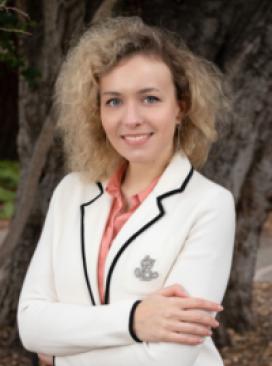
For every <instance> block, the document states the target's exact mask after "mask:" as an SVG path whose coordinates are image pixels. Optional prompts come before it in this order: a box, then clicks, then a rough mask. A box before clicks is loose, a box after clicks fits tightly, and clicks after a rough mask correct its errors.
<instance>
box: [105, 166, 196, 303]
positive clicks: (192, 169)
mask: <svg viewBox="0 0 272 366" xmlns="http://www.w3.org/2000/svg"><path fill="white" fill-rule="evenodd" d="M193 172H194V168H193V166H192V165H191V169H190V172H189V173H188V175H187V177H186V178H185V180H184V182H183V183H182V185H181V187H180V188H178V189H174V190H173V191H169V192H166V193H164V194H162V195H160V196H158V197H157V205H158V207H159V210H160V213H159V214H158V216H156V217H155V218H154V219H152V220H151V221H149V222H148V223H147V224H146V225H144V226H143V227H141V229H140V230H138V231H137V232H136V233H134V234H133V235H132V236H131V237H130V238H129V239H128V240H127V241H126V242H125V243H124V244H123V246H122V247H121V248H120V249H119V252H118V253H117V254H116V256H115V257H114V259H113V261H112V263H111V266H110V269H109V272H108V276H107V282H106V289H105V304H108V303H109V292H110V281H111V276H112V273H113V270H114V267H115V265H116V263H117V261H118V259H119V258H120V256H121V254H122V253H123V251H124V250H125V249H126V248H127V247H128V246H129V244H130V243H131V242H132V241H133V240H134V239H136V238H137V236H138V235H140V234H142V233H143V232H144V231H145V230H146V229H148V228H149V227H150V226H151V225H153V224H154V223H155V222H156V221H158V220H159V219H160V218H161V217H162V216H163V215H164V214H165V211H164V208H163V205H162V203H161V201H162V200H163V199H164V198H166V197H169V196H172V195H173V194H177V193H182V192H183V191H184V190H185V188H186V186H187V184H188V183H189V181H190V179H191V177H192V175H193Z"/></svg>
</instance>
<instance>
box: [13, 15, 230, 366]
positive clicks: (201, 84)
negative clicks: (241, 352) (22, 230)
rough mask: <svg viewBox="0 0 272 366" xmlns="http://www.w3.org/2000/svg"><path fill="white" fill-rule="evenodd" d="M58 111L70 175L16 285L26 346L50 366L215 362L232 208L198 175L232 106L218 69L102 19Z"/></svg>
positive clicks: (170, 42)
mask: <svg viewBox="0 0 272 366" xmlns="http://www.w3.org/2000/svg"><path fill="white" fill-rule="evenodd" d="M55 106H56V107H57V108H58V111H59V122H58V125H59V130H61V131H62V132H63V138H64V145H65V151H66V154H67V161H68V164H69V169H70V171H71V172H72V173H70V174H68V175H67V176H66V177H65V178H64V179H63V180H62V181H61V182H60V184H59V185H58V187H57V188H56V190H55V192H54V194H53V197H52V200H51V203H50V207H49V211H48V214H47V217H46V221H45V225H44V229H43V232H42V235H41V238H40V241H39V243H38V246H37V249H36V251H35V254H34V256H33V258H32V261H31V264H30V267H29V269H28V272H27V275H26V279H25V282H24V285H23V289H22V293H21V297H20V301H19V308H18V323H19V332H20V336H21V339H22V342H23V344H24V346H25V347H26V348H27V349H29V350H31V351H34V352H37V353H39V356H40V358H41V359H42V360H44V361H45V362H46V363H48V364H51V365H52V364H53V362H54V365H56V366H68V365H69V366H87V365H88V366H92V365H95V366H108V365H116V366H123V365H124V366H125V365H126V366H127V365H130V366H134V365H135V366H136V365H137V366H139V365H144V366H148V365H156V366H160V365H168V364H171V366H173V365H181V364H182V366H191V365H194V366H213V365H214V366H219V365H222V360H221V358H220V355H219V354H218V352H217V350H216V348H215V346H214V344H213V342H212V340H211V338H210V335H211V331H210V329H209V328H210V327H215V326H217V325H218V324H216V322H215V320H214V316H215V315H216V312H218V311H221V310H222V307H221V306H220V305H219V304H220V302H221V301H222V298H223V295H224V292H225V289H226V285H227V281H228V277H229V272H230V266H231V258H232V251H233V241H234V227H235V224H234V221H235V214H234V203H233V198H232V195H231V194H230V193H229V192H228V191H227V190H225V189H224V188H222V187H221V186H219V185H217V184H215V183H213V182H211V181H209V180H208V179H206V178H204V177H203V176H202V175H201V174H200V173H198V172H197V171H196V170H195V169H194V168H196V169H197V168H200V167H201V166H202V165H203V163H204V162H205V160H206V158H207V155H208V151H209V148H210V146H211V144H212V142H213V141H215V139H216V135H217V134H216V131H215V127H214V126H215V120H216V118H217V119H218V120H219V119H220V117H221V116H222V115H223V112H224V111H225V110H227V109H229V102H228V100H227V98H226V97H225V96H224V93H223V92H222V88H221V76H220V73H219V72H218V71H217V69H216V68H215V67H214V66H212V65H211V64H209V63H208V62H207V61H204V60H201V59H199V58H197V57H196V56H194V55H193V54H192V53H191V52H190V51H189V50H188V49H187V48H186V47H185V46H184V45H183V44H182V43H181V42H180V41H179V39H177V38H175V37H174V36H173V35H172V34H171V33H170V32H167V31H166V30H162V29H159V28H155V27H149V26H147V25H145V24H143V22H142V21H141V20H140V18H138V17H130V18H125V17H118V18H114V19H110V18H107V19H104V20H103V21H101V22H99V23H97V24H95V25H94V26H92V28H91V29H90V30H87V31H86V32H85V34H84V35H83V36H82V37H81V39H80V41H79V43H78V44H77V45H76V46H75V47H74V48H73V49H72V50H71V51H70V53H69V55H68V57H67V60H66V62H64V64H63V67H62V70H61V72H60V75H59V78H58V81H57V86H56V102H55ZM193 166H194V168H193ZM185 292H186V293H185ZM53 356H54V360H53Z"/></svg>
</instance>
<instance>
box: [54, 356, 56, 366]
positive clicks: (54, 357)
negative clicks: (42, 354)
mask: <svg viewBox="0 0 272 366" xmlns="http://www.w3.org/2000/svg"><path fill="white" fill-rule="evenodd" d="M55 358H56V357H55V356H53V366H56V361H55Z"/></svg>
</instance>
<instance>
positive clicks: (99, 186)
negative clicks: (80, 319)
mask: <svg viewBox="0 0 272 366" xmlns="http://www.w3.org/2000/svg"><path fill="white" fill-rule="evenodd" d="M96 184H97V185H98V188H99V190H100V193H99V195H97V196H96V197H95V198H93V199H92V200H91V201H89V202H87V203H83V204H82V205H81V206H80V212H81V227H80V231H81V233H80V234H81V250H82V260H83V269H84V275H85V279H86V282H87V287H88V290H89V293H90V297H91V300H92V303H93V305H95V301H94V297H93V293H92V288H91V284H90V280H89V276H88V269H87V263H86V253H85V240H84V215H85V212H84V208H85V207H86V206H88V205H90V204H92V203H93V202H95V201H96V200H97V199H98V198H99V197H101V196H102V194H103V193H104V191H103V186H102V184H101V183H100V182H97V183H96Z"/></svg>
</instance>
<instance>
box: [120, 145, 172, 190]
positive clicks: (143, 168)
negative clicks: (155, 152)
mask: <svg viewBox="0 0 272 366" xmlns="http://www.w3.org/2000/svg"><path fill="white" fill-rule="evenodd" d="M172 156H173V151H171V153H170V154H167V156H164V157H163V158H160V159H159V158H158V159H155V160H154V161H151V162H147V163H134V162H129V163H128V166H127V169H126V172H125V176H124V179H123V182H122V191H123V192H126V193H127V194H129V196H131V195H134V194H136V193H138V192H140V191H142V190H143V189H145V188H146V187H148V186H149V185H150V184H151V183H152V182H153V181H154V180H155V179H157V178H159V177H160V176H161V175H162V173H163V172H164V170H165V168H166V167H167V165H168V164H169V162H170V160H171V158H172Z"/></svg>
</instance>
